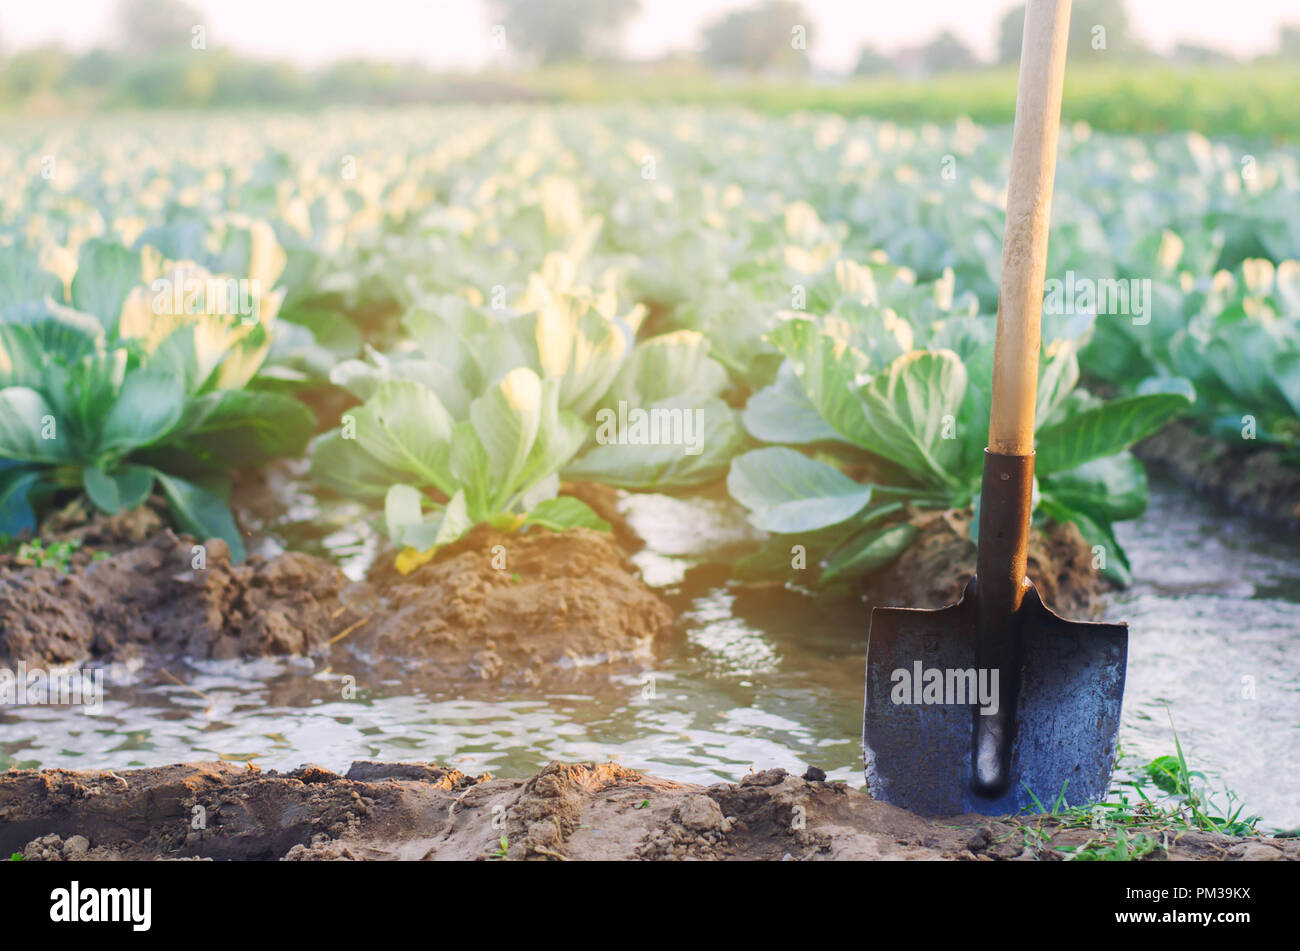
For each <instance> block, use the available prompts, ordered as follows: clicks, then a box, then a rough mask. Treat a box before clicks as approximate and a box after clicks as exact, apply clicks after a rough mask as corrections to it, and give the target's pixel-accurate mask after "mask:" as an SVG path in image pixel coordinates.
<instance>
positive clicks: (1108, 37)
mask: <svg viewBox="0 0 1300 951" xmlns="http://www.w3.org/2000/svg"><path fill="white" fill-rule="evenodd" d="M1024 33H1025V5H1024V4H1023V3H1017V4H1016V5H1015V6H1014V7H1012V8H1011V9H1009V10H1008V11H1007V12H1006V13H1005V14H1003V16H1002V20H1001V21H1000V22H999V24H998V62H999V63H1018V62H1020V42H1021V40H1022V39H1023V37H1024ZM1103 42H1104V44H1105V45H1104V46H1100V47H1099V45H1098V44H1100V43H1103ZM1107 52H1110V53H1122V54H1126V55H1128V56H1146V55H1149V54H1148V51H1147V49H1146V47H1145V46H1144V45H1143V43H1142V41H1141V40H1139V39H1138V38H1137V36H1136V35H1135V34H1134V33H1133V27H1132V24H1131V23H1130V22H1129V18H1128V7H1127V6H1126V5H1125V3H1124V0H1077V2H1076V3H1075V4H1074V11H1073V13H1071V15H1070V61H1071V62H1076V63H1077V62H1080V61H1085V60H1086V61H1095V60H1096V59H1097V58H1098V57H1101V56H1105V55H1106V53H1107Z"/></svg>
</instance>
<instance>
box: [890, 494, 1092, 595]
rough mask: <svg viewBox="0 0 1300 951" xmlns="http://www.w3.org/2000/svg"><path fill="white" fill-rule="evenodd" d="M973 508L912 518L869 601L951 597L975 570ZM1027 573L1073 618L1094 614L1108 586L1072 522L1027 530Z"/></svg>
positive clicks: (956, 593) (1040, 588)
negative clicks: (908, 536)
mask: <svg viewBox="0 0 1300 951" xmlns="http://www.w3.org/2000/svg"><path fill="white" fill-rule="evenodd" d="M970 523H971V513H970V512H969V511H960V510H957V509H950V510H948V511H944V512H928V513H926V514H924V515H922V516H919V517H917V518H915V519H913V520H912V524H914V525H916V527H917V528H918V529H919V534H918V535H917V538H916V541H914V542H913V543H912V544H911V545H910V546H908V548H907V550H906V551H904V552H903V554H902V555H900V556H899V557H898V559H897V560H895V561H894V562H893V563H892V564H891V565H889V566H888V567H886V568H885V569H883V570H882V571H881V572H879V573H878V574H877V575H875V576H874V577H873V578H872V579H871V581H870V582H869V584H868V586H867V589H866V598H867V600H868V601H869V602H871V603H872V604H873V605H881V606H885V607H908V608H941V607H944V606H945V605H949V604H952V603H954V602H955V601H956V600H957V599H958V598H959V597H960V596H961V593H962V590H963V589H964V588H965V587H966V582H967V581H969V580H970V578H971V575H973V574H975V555H976V546H975V543H974V542H973V541H971V537H970ZM1028 574H1029V578H1030V579H1031V580H1032V581H1033V582H1034V584H1035V586H1036V587H1037V588H1038V592H1039V594H1041V595H1042V598H1043V602H1044V603H1045V604H1047V605H1048V606H1049V607H1051V608H1052V609H1053V610H1055V611H1056V612H1057V613H1058V614H1060V615H1062V616H1065V617H1071V618H1076V619H1084V618H1089V617H1093V616H1096V615H1097V614H1099V613H1100V610H1101V598H1102V596H1103V595H1104V594H1105V593H1106V592H1107V591H1108V590H1110V583H1109V582H1108V581H1107V580H1106V577H1105V575H1103V574H1102V573H1101V572H1100V571H1098V570H1096V569H1094V568H1093V567H1092V549H1091V548H1090V547H1089V545H1088V543H1087V542H1086V541H1084V539H1083V536H1082V535H1080V534H1079V529H1078V527H1077V526H1076V525H1075V524H1074V523H1073V522H1067V523H1066V524H1064V525H1059V524H1057V523H1055V522H1051V523H1048V524H1047V525H1045V526H1043V527H1042V528H1039V527H1037V526H1035V527H1034V528H1033V530H1032V531H1031V532H1030V535H1029V571H1028Z"/></svg>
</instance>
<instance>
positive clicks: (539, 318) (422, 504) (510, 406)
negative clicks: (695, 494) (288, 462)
mask: <svg viewBox="0 0 1300 951" xmlns="http://www.w3.org/2000/svg"><path fill="white" fill-rule="evenodd" d="M534 278H535V279H534V280H532V281H530V284H529V289H528V293H527V294H526V295H525V297H524V298H523V299H522V300H521V301H520V302H518V303H519V304H520V309H517V310H511V311H510V312H508V313H495V312H493V311H492V310H491V309H489V308H484V307H482V306H478V305H475V304H474V303H472V302H470V301H468V300H466V299H465V298H464V297H461V296H454V295H447V296H440V297H433V298H430V299H428V300H426V301H425V303H424V305H423V306H419V307H416V308H414V309H412V310H411V311H409V312H407V314H406V315H405V316H404V317H403V324H404V327H405V329H406V331H407V334H408V336H409V346H407V347H405V348H403V349H401V350H399V351H396V352H394V353H390V354H381V353H378V352H375V351H371V352H370V353H369V354H368V359H367V360H365V361H361V360H357V361H349V362H347V363H344V364H342V365H340V366H339V367H338V368H336V370H335V372H334V374H333V379H334V380H335V382H337V383H338V384H340V385H342V386H344V387H346V388H347V389H349V390H350V391H351V392H352V393H353V394H354V395H355V396H356V397H357V398H358V399H360V400H362V403H361V405H360V406H359V407H356V408H355V409H352V410H349V411H348V412H347V413H346V414H345V416H344V418H343V420H342V425H340V426H339V427H338V428H336V429H334V430H331V431H330V432H329V433H326V434H324V435H322V436H321V437H319V438H318V439H317V441H316V442H315V444H314V446H313V449H312V473H313V475H314V476H315V477H316V479H317V480H318V481H319V482H320V483H321V484H323V485H325V486H326V487H328V488H330V489H333V490H334V491H336V492H339V493H340V494H343V495H347V496H352V497H358V498H362V499H370V500H373V501H378V500H380V499H382V500H383V505H384V519H383V526H384V529H385V531H386V533H387V535H388V537H389V539H390V540H391V541H392V542H393V543H394V544H395V545H396V546H398V547H399V548H400V549H401V552H400V554H399V556H398V567H399V569H401V570H404V571H409V570H411V569H412V568H414V567H415V566H417V565H419V564H422V563H424V562H425V561H428V560H429V559H431V558H432V557H434V555H435V554H436V552H437V550H438V549H439V548H440V547H442V546H444V545H447V544H450V543H451V542H454V541H455V540H456V539H458V538H460V537H461V536H463V535H464V534H465V533H466V532H467V531H468V530H469V529H470V528H472V527H473V526H475V525H478V524H484V523H486V524H489V525H492V526H493V527H495V528H498V529H501V530H507V531H512V530H516V529H521V528H525V527H527V526H530V525H537V526H540V527H543V528H547V529H551V530H562V529H564V528H569V527H576V526H585V527H590V528H598V529H602V528H604V529H607V528H608V526H607V525H606V524H605V523H604V522H603V521H602V520H601V519H599V518H598V517H597V516H596V515H595V513H594V512H592V511H591V510H590V509H589V508H588V507H587V506H586V505H585V504H584V503H582V502H580V501H579V500H577V499H575V498H571V497H560V496H559V494H558V493H559V488H560V480H561V478H562V477H565V478H573V479H582V480H590V481H599V482H603V483H605V484H608V485H614V486H620V487H625V488H632V489H654V490H656V491H664V490H671V489H673V488H677V487H687V486H692V485H698V484H701V483H704V482H707V481H710V480H713V479H718V478H721V476H722V475H723V473H724V472H725V470H726V465H727V463H728V461H729V460H730V458H731V456H732V455H733V454H734V453H735V452H736V451H737V449H738V447H739V443H740V439H741V433H740V427H739V424H738V422H737V420H736V418H735V413H734V411H733V410H731V409H730V408H729V407H728V406H727V404H726V403H725V402H724V401H723V400H722V399H721V398H720V395H721V393H722V391H723V390H724V388H725V387H726V386H727V375H726V371H725V370H724V369H723V367H722V366H721V365H720V364H718V363H717V362H716V361H714V360H713V359H712V358H710V357H709V355H708V351H709V344H708V341H707V340H705V339H704V338H703V337H702V336H701V335H699V334H697V333H693V332H690V331H678V332H674V333H669V334H664V335H660V336H658V337H652V338H650V339H648V340H645V341H642V342H640V343H636V342H635V338H634V332H633V328H634V327H635V326H636V325H637V324H638V323H639V321H640V312H639V310H634V311H632V312H629V313H626V314H619V313H618V312H617V301H616V299H615V297H614V296H613V295H611V294H608V293H601V294H595V293H592V292H591V291H589V290H588V289H585V288H576V287H573V286H571V285H570V284H569V282H568V280H567V279H566V278H564V277H563V275H562V274H557V273H556V272H555V271H554V270H553V269H549V268H548V269H546V276H545V277H544V276H543V275H541V274H539V275H535V276H534ZM548 278H549V281H548ZM636 413H640V414H642V417H643V418H651V417H653V416H655V415H656V414H657V416H658V418H659V419H661V420H669V421H684V420H690V421H692V426H693V429H692V431H691V435H692V436H693V437H695V439H694V443H695V445H696V446H698V451H697V452H687V451H686V449H687V448H693V447H686V446H684V445H683V444H681V443H680V442H672V441H665V440H659V441H649V442H644V441H637V440H636V439H630V440H629V439H621V438H617V435H618V434H617V433H613V435H614V436H615V437H616V438H607V437H609V436H610V435H611V433H612V432H613V430H615V429H617V427H618V426H619V425H621V424H622V422H623V419H624V418H626V417H629V416H633V415H635V414H636Z"/></svg>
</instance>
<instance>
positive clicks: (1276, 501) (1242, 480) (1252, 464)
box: [1133, 422, 1300, 529]
mask: <svg viewBox="0 0 1300 951" xmlns="http://www.w3.org/2000/svg"><path fill="white" fill-rule="evenodd" d="M1133 451H1134V452H1135V453H1136V454H1137V456H1138V457H1139V458H1140V459H1142V461H1143V462H1146V463H1147V464H1148V465H1151V466H1153V467H1155V468H1158V469H1159V470H1161V471H1162V472H1165V473H1168V474H1169V475H1170V476H1171V477H1173V478H1174V479H1176V480H1177V481H1179V482H1181V483H1183V484H1184V485H1188V486H1190V487H1192V488H1193V489H1195V490H1197V491H1198V492H1202V493H1204V494H1206V495H1208V496H1210V497H1211V498H1215V499H1218V500H1220V501H1222V502H1225V503H1227V504H1228V505H1229V506H1231V507H1232V508H1234V509H1237V510H1238V511H1241V512H1245V513H1247V514H1250V515H1255V516H1259V517H1261V518H1267V519H1270V520H1272V521H1274V522H1279V521H1280V522H1283V523H1286V524H1287V525H1289V526H1290V527H1291V528H1292V529H1300V466H1297V465H1295V464H1294V463H1288V462H1286V461H1285V458H1284V453H1283V452H1282V451H1281V450H1279V449H1276V448H1274V447H1270V446H1260V447H1258V448H1251V449H1248V450H1243V449H1241V448H1240V447H1238V446H1235V445H1233V444H1232V443H1229V442H1226V441H1224V440H1223V439H1218V438H1214V437H1212V436H1206V435H1204V434H1202V433H1199V432H1197V431H1196V430H1195V429H1194V428H1193V427H1192V426H1191V425H1189V424H1188V423H1185V422H1175V423H1172V424H1170V425H1169V426H1166V427H1165V428H1164V429H1162V430H1161V431H1160V432H1158V433H1156V434H1155V435H1154V436H1149V437H1148V438H1147V439H1145V440H1143V441H1142V442H1141V443H1139V444H1138V445H1137V446H1135V447H1134V450H1133Z"/></svg>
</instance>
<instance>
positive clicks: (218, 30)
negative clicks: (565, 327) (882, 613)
mask: <svg viewBox="0 0 1300 951" xmlns="http://www.w3.org/2000/svg"><path fill="white" fill-rule="evenodd" d="M191 2H192V3H193V4H194V5H195V6H197V7H199V8H200V9H202V10H203V12H204V15H205V18H206V22H207V25H208V48H209V49H214V48H217V47H219V46H229V47H231V48H233V49H234V50H236V51H238V52H243V53H248V54H252V55H257V56H265V57H273V58H283V59H289V60H292V61H294V62H296V63H298V64H300V65H303V66H314V65H318V64H320V63H323V62H327V61H329V60H332V59H338V58H341V57H348V56H364V57H367V58H373V59H399V60H419V61H422V62H424V63H426V64H428V65H429V66H431V67H434V68H446V69H464V68H474V67H478V66H482V65H486V64H490V63H493V62H498V61H499V62H506V63H508V62H509V60H508V58H503V55H502V54H500V53H495V52H494V51H493V50H492V48H491V37H490V29H491V26H492V21H491V20H490V18H489V14H488V11H487V5H486V4H485V3H484V2H483V0H364V2H360V3H357V2H331V0H191ZM535 2H538V3H545V2H546V0H535ZM750 2H751V0H642V4H641V5H642V12H641V15H640V16H639V17H638V18H637V19H636V20H634V21H632V22H631V23H630V24H629V26H628V29H627V31H626V33H625V39H626V42H625V49H626V51H627V52H628V53H629V54H630V55H632V56H635V57H638V58H641V57H654V56H657V55H659V54H661V53H664V52H666V51H669V50H672V49H681V48H692V47H694V45H695V43H696V39H697V37H698V33H699V29H700V27H701V25H703V24H704V23H707V22H708V21H709V20H711V19H713V18H714V17H716V16H717V15H719V14H720V13H724V12H726V11H729V10H732V9H736V8H737V7H743V6H748V5H749V3H750ZM803 5H804V8H805V9H806V10H808V11H809V13H810V15H811V23H810V24H809V30H808V35H809V51H810V54H811V55H812V58H813V61H814V63H815V64H816V65H817V66H818V67H820V68H822V69H826V70H833V71H839V70H845V69H849V68H851V67H852V65H853V63H854V62H855V61H856V58H857V52H858V50H859V49H860V48H861V46H862V45H863V44H864V43H871V44H873V45H875V46H876V47H878V48H880V49H883V50H885V51H889V50H892V49H894V48H897V47H900V46H908V45H915V44H919V43H922V42H924V41H926V40H927V39H929V38H930V37H932V36H933V35H934V34H935V33H936V32H937V31H938V30H939V29H940V28H947V29H950V30H952V31H953V32H954V33H956V34H957V35H958V36H960V37H962V39H964V40H965V41H966V42H967V43H969V44H970V45H971V46H973V47H974V48H975V49H976V51H977V52H978V53H980V54H981V55H982V56H985V57H990V56H991V55H992V53H993V50H994V45H995V42H996V32H997V23H998V20H999V19H1000V18H1001V15H1002V14H1003V12H1005V11H1006V9H1007V8H1008V7H1009V6H1011V5H1012V0H910V2H909V0H901V2H900V0H803ZM114 7H115V3H114V2H113V0H44V2H41V0H0V43H3V45H4V46H5V47H6V48H8V49H9V50H11V51H12V50H14V49H16V48H21V47H24V46H30V45H34V44H38V43H43V42H51V41H58V42H62V43H63V44H64V45H65V46H68V47H70V48H72V49H74V50H82V49H86V48H89V47H91V46H94V45H96V44H97V43H102V42H105V41H106V40H108V39H109V37H110V36H111V24H112V16H113V10H114ZM1128 7H1129V13H1130V17H1131V18H1132V20H1133V21H1134V26H1135V28H1136V30H1137V31H1138V32H1139V33H1140V34H1141V36H1142V38H1143V39H1144V40H1145V41H1146V42H1147V43H1148V44H1150V45H1152V46H1154V47H1155V48H1156V49H1158V50H1161V51H1162V52H1167V51H1168V50H1169V48H1171V47H1172V45H1173V43H1174V42H1175V41H1178V40H1187V41H1191V42H1198V43H1203V44H1206V45H1210V46H1215V47H1217V48H1220V49H1226V50H1229V51H1231V52H1233V53H1236V54H1238V55H1242V56H1249V55H1254V54H1257V53H1260V52H1267V51H1271V50H1272V49H1273V48H1274V46H1275V44H1276V41H1277V28H1278V24H1279V23H1281V22H1300V0H1232V2H1231V3H1225V2H1224V0H1129V3H1128Z"/></svg>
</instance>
